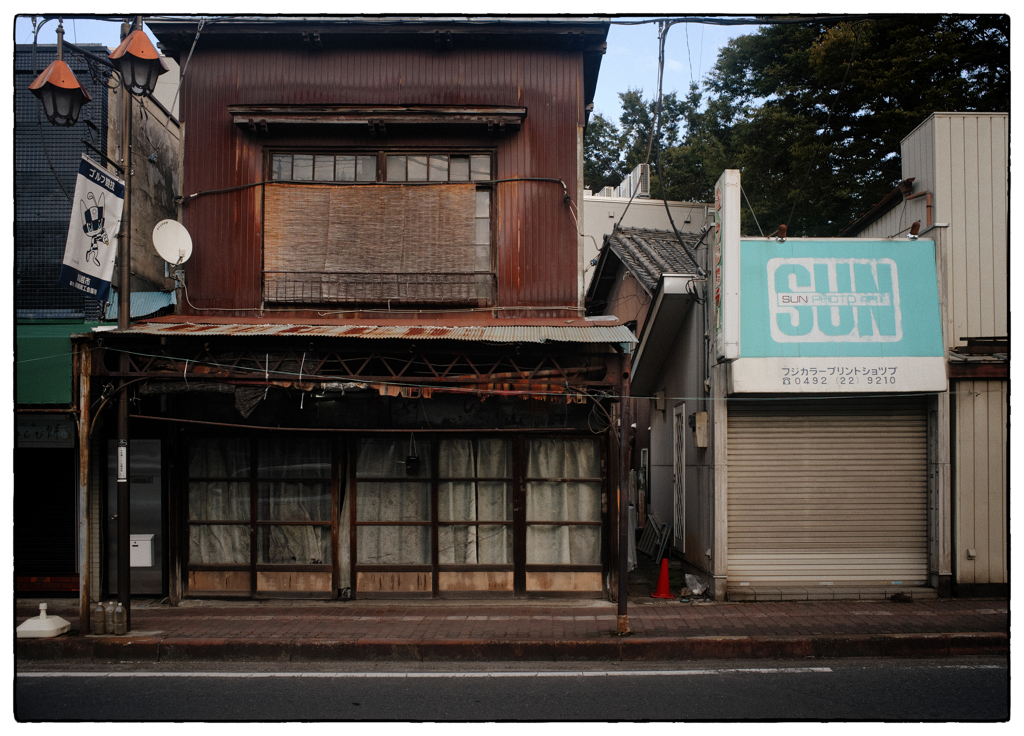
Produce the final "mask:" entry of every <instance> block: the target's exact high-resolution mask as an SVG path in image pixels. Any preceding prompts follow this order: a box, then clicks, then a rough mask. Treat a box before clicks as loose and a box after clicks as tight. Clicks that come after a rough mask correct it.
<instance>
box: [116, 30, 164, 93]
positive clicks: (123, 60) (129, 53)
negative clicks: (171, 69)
mask: <svg viewBox="0 0 1024 736" xmlns="http://www.w3.org/2000/svg"><path fill="white" fill-rule="evenodd" d="M108 58H109V59H110V60H111V61H112V62H113V63H114V66H116V67H117V69H118V71H119V72H121V78H122V79H123V80H124V85H125V87H126V88H127V89H128V91H129V92H131V93H132V94H133V95H150V94H152V93H153V90H154V89H155V88H156V80H157V77H159V76H160V75H161V74H163V73H164V72H166V71H167V64H166V63H165V62H164V60H163V58H162V57H161V56H160V54H158V53H157V50H156V48H155V47H154V46H153V42H152V41H150V40H149V36H147V35H146V33H145V31H143V30H141V29H139V28H136V29H135V30H134V31H132V32H131V33H129V34H128V35H127V36H125V39H124V40H123V41H122V42H121V45H120V46H118V47H117V48H116V49H114V50H113V51H112V52H111V54H110V56H109V57H108Z"/></svg>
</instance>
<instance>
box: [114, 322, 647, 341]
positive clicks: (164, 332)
mask: <svg viewBox="0 0 1024 736" xmlns="http://www.w3.org/2000/svg"><path fill="white" fill-rule="evenodd" d="M572 322H574V323H577V324H564V325H553V324H521V323H520V324H515V323H513V324H494V323H490V324H472V325H408V324H407V325H382V324H366V323H343V324H283V323H272V322H256V323H252V322H180V321H175V322H155V321H154V322H141V323H139V324H134V325H132V326H131V327H129V328H128V329H126V330H112V331H110V333H111V334H121V335H155V336H158V337H171V336H190V335H196V336H198V335H204V336H205V335H213V336H228V337H289V336H298V337H350V338H361V339H369V340H457V341H462V342H490V343H516V342H519V343H546V342H567V343H606V344H607V343H635V342H636V336H635V335H634V334H633V332H632V331H631V330H630V329H629V328H628V327H626V326H625V325H619V324H615V325H609V324H594V323H590V322H586V321H584V320H582V319H580V320H572Z"/></svg>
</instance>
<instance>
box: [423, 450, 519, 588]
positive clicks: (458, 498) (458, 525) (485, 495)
mask: <svg viewBox="0 0 1024 736" xmlns="http://www.w3.org/2000/svg"><path fill="white" fill-rule="evenodd" d="M438 465H439V468H438V565H439V571H438V588H439V591H440V592H442V593H448V594H456V593H512V592H513V580H514V578H513V539H514V533H513V527H512V521H513V519H512V442H511V440H509V439H498V438H495V439H451V440H442V441H441V442H440V448H439V459H438Z"/></svg>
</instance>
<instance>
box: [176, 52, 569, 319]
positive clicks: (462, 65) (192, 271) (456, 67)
mask: <svg viewBox="0 0 1024 736" xmlns="http://www.w3.org/2000/svg"><path fill="white" fill-rule="evenodd" d="M582 75H583V60H582V54H580V53H574V52H570V51H565V52H559V51H540V50H524V51H511V50H500V49H497V50H474V49H467V50H464V51H460V50H458V49H456V50H454V51H449V52H437V51H434V50H420V49H397V50H390V51H389V50H377V49H358V48H357V49H350V50H345V51H340V50H339V51H332V50H326V49H325V50H322V51H319V52H308V51H302V50H291V49H290V50H280V49H276V50H275V49H260V48H259V47H258V45H255V44H254V48H252V49H245V50H231V51H218V50H209V51H208V50H204V49H203V44H202V43H200V44H199V45H198V46H197V47H196V50H195V53H194V55H193V57H192V59H191V61H190V63H189V67H188V75H187V77H186V79H185V83H184V90H183V98H182V110H183V113H182V117H183V119H184V120H185V131H186V132H185V186H184V191H185V194H186V196H187V195H189V194H192V193H194V192H200V191H209V190H214V189H223V188H230V187H238V186H243V185H246V184H251V183H253V182H257V181H260V180H261V179H262V178H263V176H264V147H265V146H288V145H309V146H314V147H315V146H318V145H320V146H324V145H327V146H331V147H335V146H344V145H361V144H362V145H368V146H373V147H376V146H377V145H378V141H379V139H378V140H375V139H371V138H369V136H368V135H367V134H366V132H365V131H362V130H358V131H351V130H347V129H346V130H340V129H339V130H338V131H337V132H335V131H328V132H320V133H316V134H314V135H305V134H304V135H302V137H295V134H288V135H281V134H280V133H277V132H272V133H271V135H269V136H266V135H260V134H257V133H251V132H249V131H247V130H243V129H241V128H239V127H238V126H236V125H234V124H233V123H232V120H231V116H230V115H229V113H228V109H227V108H228V105H259V104H289V105H307V104H308V105H314V104H343V105H344V104H350V105H370V104H427V105H474V104H478V105H495V106H498V105H500V106H522V107H526V108H527V115H526V119H525V121H524V123H523V125H522V127H521V129H520V130H519V131H516V132H511V133H506V134H505V136H504V137H499V138H492V137H488V136H486V135H481V134H472V135H470V136H467V135H464V134H460V133H459V132H458V131H454V132H452V133H442V134H440V135H437V134H434V135H433V136H432V137H427V136H425V135H423V134H413V135H404V134H403V135H402V136H401V137H400V138H399V137H397V136H395V135H393V134H390V133H389V136H388V138H387V139H385V141H384V145H388V144H400V145H403V146H416V145H431V146H438V147H444V146H457V145H467V144H469V145H480V146H482V147H487V148H496V152H497V166H496V170H495V172H494V176H495V178H499V179H508V178H519V177H550V178H557V179H561V180H562V181H563V182H564V183H565V185H566V187H567V188H568V191H569V193H570V195H571V196H572V198H573V202H574V205H573V206H574V207H575V206H576V203H575V199H576V186H577V181H576V171H577V165H576V163H577V162H576V132H577V127H578V126H579V125H582V123H583V111H582V109H583V79H582ZM496 189H497V195H496V197H497V200H496V201H497V210H496V215H497V217H496V220H497V222H496V227H495V233H496V238H497V269H498V305H499V306H504V307H508V306H523V305H528V306H570V307H575V305H576V298H577V294H576V279H577V277H576V270H577V258H578V256H577V238H576V232H575V225H574V222H573V217H572V214H571V212H570V208H569V205H566V204H565V203H564V201H563V194H564V192H563V190H562V187H561V186H560V185H559V184H558V183H553V182H514V183H505V184H497V185H496ZM261 202H262V190H261V188H259V187H254V188H249V189H242V190H239V191H234V192H226V193H221V194H210V195H205V196H201V197H197V198H195V199H193V200H190V201H188V203H187V204H186V206H185V224H186V227H188V229H189V232H190V233H191V234H192V237H193V240H194V243H195V250H194V255H193V257H192V259H191V261H190V262H189V264H188V265H187V279H188V281H187V283H188V295H189V301H190V302H191V304H192V305H194V306H195V307H198V308H205V309H209V308H220V309H232V310H239V311H238V314H240V315H241V314H244V313H245V312H244V311H241V310H253V309H256V308H258V307H259V306H260V299H261V286H260V279H261V276H260V273H261V260H262V255H261V241H262V235H261ZM183 310H184V311H185V313H193V310H192V309H191V308H190V306H189V305H188V304H186V305H184V307H183ZM250 313H251V312H250ZM547 314H548V313H546V312H541V313H538V312H536V311H533V312H530V316H546V315H547ZM550 314H551V315H552V316H555V315H556V314H558V313H554V312H552V313H550Z"/></svg>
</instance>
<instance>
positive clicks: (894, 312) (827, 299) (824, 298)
mask: <svg viewBox="0 0 1024 736" xmlns="http://www.w3.org/2000/svg"><path fill="white" fill-rule="evenodd" d="M738 301H739V307H740V309H739V312H740V316H739V322H740V330H739V332H740V340H739V357H738V359H736V360H734V361H733V362H732V363H731V364H730V367H729V392H730V393H835V392H841V393H863V392H870V393H874V392H921V391H924V392H933V391H944V390H945V389H946V386H947V378H946V366H945V358H944V355H943V345H942V321H941V313H940V309H939V293H938V282H937V280H936V273H935V244H934V243H933V242H932V241H930V240H917V241H911V240H907V241H895V240H802V239H792V240H787V241H784V242H782V243H779V242H777V241H775V240H768V239H764V240H760V239H759V240H753V239H745V240H741V241H740V294H739V300H738Z"/></svg>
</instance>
